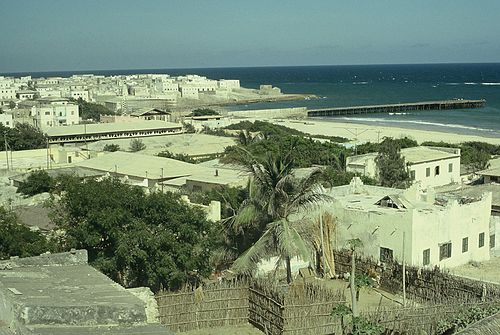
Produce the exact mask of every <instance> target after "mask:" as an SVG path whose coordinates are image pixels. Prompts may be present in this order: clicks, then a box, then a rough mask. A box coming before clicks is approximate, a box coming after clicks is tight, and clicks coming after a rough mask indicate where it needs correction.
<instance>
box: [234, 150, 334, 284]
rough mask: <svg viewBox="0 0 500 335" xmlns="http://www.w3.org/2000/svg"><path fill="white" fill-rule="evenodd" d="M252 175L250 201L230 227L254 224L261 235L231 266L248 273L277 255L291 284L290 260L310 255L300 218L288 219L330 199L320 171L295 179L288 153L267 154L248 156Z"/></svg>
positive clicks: (243, 205) (244, 204)
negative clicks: (322, 185) (265, 259)
mask: <svg viewBox="0 0 500 335" xmlns="http://www.w3.org/2000/svg"><path fill="white" fill-rule="evenodd" d="M246 163H247V164H246V165H247V168H248V170H249V172H250V173H251V176H252V178H251V180H252V181H251V184H250V186H249V188H250V195H249V198H248V199H247V200H246V201H245V202H243V204H242V206H241V208H240V210H239V212H238V214H237V215H236V217H235V219H234V221H233V224H234V225H236V226H239V227H243V229H244V228H245V227H248V226H252V225H254V226H255V225H257V226H260V227H261V228H262V231H263V233H262V235H261V236H260V238H259V239H258V240H257V242H255V243H254V244H253V245H252V246H251V247H250V248H249V249H248V250H247V251H245V253H243V255H241V256H240V257H239V258H238V259H237V260H236V261H235V262H234V264H233V269H234V270H235V271H236V272H240V273H251V272H252V270H253V269H254V268H255V265H256V264H257V263H258V262H259V261H260V260H261V259H263V258H268V257H272V256H278V262H277V265H279V264H282V263H283V262H284V263H285V265H286V274H287V282H288V283H290V282H291V281H292V272H291V266H290V260H291V259H292V258H293V257H296V256H299V257H301V258H302V259H304V260H307V259H309V256H310V252H309V249H308V248H307V247H306V243H305V242H304V240H303V238H302V236H301V234H300V229H299V228H300V225H301V224H302V223H304V220H303V219H296V220H291V217H292V216H293V215H294V214H298V213H299V212H300V211H302V210H304V209H307V208H309V207H311V206H314V205H315V204H318V203H319V202H320V201H324V200H327V199H329V197H328V196H327V195H326V194H325V193H324V192H323V191H322V188H321V184H320V179H321V176H322V172H321V171H320V170H319V169H316V170H313V171H312V172H311V173H310V174H309V175H308V176H307V177H305V178H303V179H300V180H299V179H297V178H296V177H295V176H294V174H293V171H292V167H293V159H292V157H291V154H290V153H288V154H285V155H283V154H278V155H270V154H268V155H267V156H266V157H265V159H264V160H263V161H262V162H258V161H257V160H256V159H255V158H253V157H250V159H248V160H247V161H246Z"/></svg>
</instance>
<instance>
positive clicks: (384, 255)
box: [380, 247, 393, 263]
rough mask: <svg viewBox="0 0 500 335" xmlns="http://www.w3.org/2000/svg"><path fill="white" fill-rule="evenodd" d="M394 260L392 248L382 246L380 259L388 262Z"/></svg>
mask: <svg viewBox="0 0 500 335" xmlns="http://www.w3.org/2000/svg"><path fill="white" fill-rule="evenodd" d="M392 260H393V255H392V249H389V248H384V247H380V261H381V262H384V263H387V262H392Z"/></svg>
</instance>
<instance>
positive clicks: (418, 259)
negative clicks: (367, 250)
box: [412, 193, 491, 268]
mask: <svg viewBox="0 0 500 335" xmlns="http://www.w3.org/2000/svg"><path fill="white" fill-rule="evenodd" d="M490 210H491V193H486V194H485V195H483V199H482V200H480V201H476V202H472V203H469V204H463V205H459V204H458V203H457V202H456V201H452V202H451V203H449V204H448V205H447V206H446V207H443V208H441V209H437V210H434V211H432V212H430V211H425V210H414V212H413V234H412V244H413V251H414V253H413V255H412V263H413V264H414V265H420V266H421V265H422V264H423V263H422V261H423V251H424V250H425V249H430V261H431V265H439V266H440V267H448V268H449V267H455V266H459V265H462V264H467V263H468V262H469V261H472V260H473V261H478V262H480V261H485V260H488V259H490V252H489V246H488V242H489V226H490ZM480 233H484V246H483V247H481V248H479V246H478V245H479V244H478V243H479V234H480ZM465 237H468V251H467V252H462V239H463V238H465ZM447 242H451V244H452V251H451V257H450V258H446V259H443V260H441V261H440V260H439V245H441V244H443V243H447Z"/></svg>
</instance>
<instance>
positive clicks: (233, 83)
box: [218, 79, 240, 90]
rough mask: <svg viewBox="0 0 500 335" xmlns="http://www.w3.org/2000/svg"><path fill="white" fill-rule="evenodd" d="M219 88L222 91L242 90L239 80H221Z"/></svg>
mask: <svg viewBox="0 0 500 335" xmlns="http://www.w3.org/2000/svg"><path fill="white" fill-rule="evenodd" d="M218 86H219V88H222V89H227V90H234V89H238V88H240V81H239V80H237V79H221V80H219V83H218Z"/></svg>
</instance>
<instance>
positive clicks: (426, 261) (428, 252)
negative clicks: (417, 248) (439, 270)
mask: <svg viewBox="0 0 500 335" xmlns="http://www.w3.org/2000/svg"><path fill="white" fill-rule="evenodd" d="M423 260H424V265H429V264H431V249H425V250H424V254H423Z"/></svg>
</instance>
